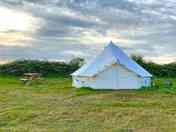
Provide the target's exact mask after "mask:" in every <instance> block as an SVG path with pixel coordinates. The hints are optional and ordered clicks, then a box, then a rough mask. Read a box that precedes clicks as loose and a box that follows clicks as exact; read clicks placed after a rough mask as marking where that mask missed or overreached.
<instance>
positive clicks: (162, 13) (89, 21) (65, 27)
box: [0, 0, 176, 63]
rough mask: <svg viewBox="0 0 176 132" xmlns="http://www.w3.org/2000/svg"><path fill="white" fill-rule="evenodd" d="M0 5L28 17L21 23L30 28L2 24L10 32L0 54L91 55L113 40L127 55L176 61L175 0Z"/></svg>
mask: <svg viewBox="0 0 176 132" xmlns="http://www.w3.org/2000/svg"><path fill="white" fill-rule="evenodd" d="M0 5H1V6H0V8H6V9H8V11H13V12H14V14H15V15H19V14H20V15H19V18H20V19H19V20H21V19H22V20H24V18H25V21H24V23H23V24H22V25H25V24H26V22H27V24H26V25H28V26H29V27H30V28H29V27H28V28H27V29H28V30H21V29H20V28H21V27H19V28H18V30H17V29H14V27H15V26H13V25H12V26H8V27H5V28H3V31H2V28H0V31H1V34H5V35H6V36H8V37H7V38H6V37H4V35H0V51H2V52H1V53H0V58H5V59H18V58H22V57H24V58H33V59H52V60H56V59H58V60H63V59H65V60H69V59H71V58H72V57H73V56H84V57H86V58H90V57H92V56H95V55H96V54H97V52H100V50H102V48H103V47H104V46H105V45H106V43H108V42H109V41H111V40H112V41H114V42H116V43H117V44H118V45H119V46H120V47H122V48H123V49H124V50H125V51H126V52H127V53H128V54H134V53H135V54H141V55H142V56H144V57H145V58H146V59H147V60H152V61H155V62H158V63H167V62H171V61H175V57H174V56H175V50H176V46H175V34H176V3H175V2H174V1H172V0H160V1H158V0H120V1H117V0H94V1H92V0H54V1H51V0H38V1H36V0H2V1H0ZM21 14H23V15H21ZM29 19H30V23H29V24H28V22H29V21H28V20H29ZM3 24H4V25H6V24H5V22H3ZM3 24H1V23H0V26H2V25H3ZM23 29H25V28H23ZM15 35H17V36H16V37H15ZM20 35H21V36H20ZM2 36H3V37H2ZM14 38H15V39H14ZM19 38H21V39H19ZM5 40H6V41H7V42H8V43H10V44H8V43H7V42H5ZM7 45H9V46H7ZM25 46H28V47H30V48H27V49H26V47H25ZM3 51H5V52H6V53H5V52H3ZM158 58H160V59H158ZM167 58H168V59H167Z"/></svg>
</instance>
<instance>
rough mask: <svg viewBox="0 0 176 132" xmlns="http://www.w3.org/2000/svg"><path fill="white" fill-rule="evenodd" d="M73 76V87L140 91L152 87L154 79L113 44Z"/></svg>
mask: <svg viewBox="0 0 176 132" xmlns="http://www.w3.org/2000/svg"><path fill="white" fill-rule="evenodd" d="M71 75H72V78H73V86H75V87H77V88H80V87H91V88H93V89H138V88H141V87H143V86H144V87H147V86H150V84H151V77H152V75H151V74H150V73H149V72H147V71H146V70H145V69H144V68H142V67H141V66H140V65H139V64H137V63H136V62H135V61H133V60H132V59H131V58H129V57H128V56H127V55H126V54H125V53H124V52H123V51H122V50H121V49H120V48H119V47H117V46H116V45H115V44H114V43H113V42H110V43H109V45H108V46H107V47H105V49H104V50H103V52H102V53H101V54H100V55H99V56H97V57H96V58H95V59H94V60H93V61H91V62H89V63H87V64H85V65H83V66H82V67H81V68H80V69H79V70H77V71H76V72H74V73H73V74H71Z"/></svg>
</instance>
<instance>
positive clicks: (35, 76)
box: [20, 73, 41, 84]
mask: <svg viewBox="0 0 176 132" xmlns="http://www.w3.org/2000/svg"><path fill="white" fill-rule="evenodd" d="M20 80H21V81H22V82H23V83H24V84H26V83H30V82H32V81H36V80H41V74H40V73H24V77H23V78H21V79H20Z"/></svg>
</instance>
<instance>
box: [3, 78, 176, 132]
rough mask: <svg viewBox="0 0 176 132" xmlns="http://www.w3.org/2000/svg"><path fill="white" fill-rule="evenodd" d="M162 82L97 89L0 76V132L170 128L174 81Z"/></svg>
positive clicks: (174, 125) (175, 116) (157, 131)
mask: <svg viewBox="0 0 176 132" xmlns="http://www.w3.org/2000/svg"><path fill="white" fill-rule="evenodd" d="M164 80H165V79H158V80H156V82H157V86H156V87H155V88H150V89H142V90H131V91H130V90H126V91H122V90H121V91H95V90H90V89H75V88H72V87H71V79H69V78H65V79H64V78H59V77H53V78H52V77H50V78H47V79H45V81H44V82H43V83H39V84H31V85H29V86H24V85H23V84H21V83H20V81H19V79H18V78H15V77H0V132H1V131H2V132H174V131H176V90H175V89H176V84H174V86H173V87H172V88H170V87H168V88H166V87H164V86H162V85H163V81H164ZM172 81H173V82H176V79H175V80H174V79H172ZM158 86H160V87H159V88H158Z"/></svg>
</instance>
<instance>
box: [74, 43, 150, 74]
mask: <svg viewBox="0 0 176 132" xmlns="http://www.w3.org/2000/svg"><path fill="white" fill-rule="evenodd" d="M115 63H118V64H120V65H122V66H125V67H126V68H127V69H128V70H130V71H133V72H134V73H136V74H137V75H139V76H141V77H152V75H151V74H150V73H149V72H148V71H146V70H145V69H144V68H142V67H141V66H140V65H139V64H137V63H136V62H135V61H133V60H132V59H131V58H129V57H128V56H127V55H126V54H125V53H124V52H123V51H122V50H121V49H120V48H119V47H117V46H116V45H115V44H114V43H113V42H110V43H109V45H108V46H107V47H105V49H104V51H103V52H102V53H101V54H100V55H99V56H97V57H96V58H95V59H94V60H92V61H91V62H89V63H87V64H85V65H83V66H82V67H81V68H80V69H79V70H77V71H76V72H74V73H73V74H72V76H86V77H92V76H94V75H97V74H98V73H100V72H102V71H104V70H105V69H107V67H109V66H112V64H115Z"/></svg>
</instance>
